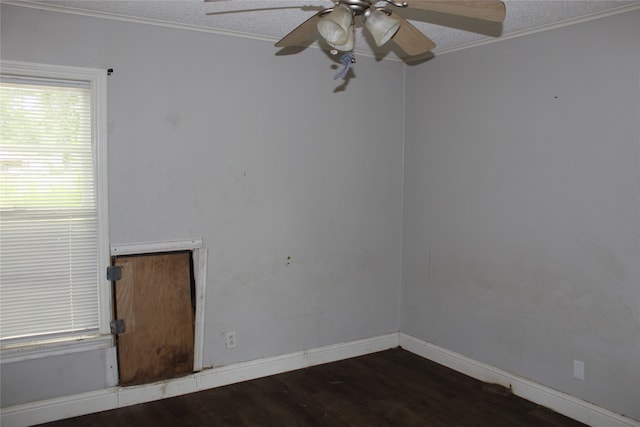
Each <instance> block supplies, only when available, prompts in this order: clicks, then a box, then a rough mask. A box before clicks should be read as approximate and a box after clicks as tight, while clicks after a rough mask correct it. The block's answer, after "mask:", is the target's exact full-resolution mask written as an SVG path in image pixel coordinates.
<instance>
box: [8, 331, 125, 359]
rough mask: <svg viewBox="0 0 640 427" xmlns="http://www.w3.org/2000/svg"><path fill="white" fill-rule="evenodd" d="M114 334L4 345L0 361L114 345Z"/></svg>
mask: <svg viewBox="0 0 640 427" xmlns="http://www.w3.org/2000/svg"><path fill="white" fill-rule="evenodd" d="M113 345H114V343H113V336H112V335H84V336H76V337H70V338H59V339H55V340H48V341H38V342H34V343H19V344H11V345H5V346H2V349H1V351H0V362H1V363H2V364H5V363H13V362H21V361H23V360H30V359H40V358H43V357H51V356H60V355H63V354H70V353H78V352H81V351H91V350H99V349H101V348H109V347H113Z"/></svg>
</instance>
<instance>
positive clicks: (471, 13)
mask: <svg viewBox="0 0 640 427" xmlns="http://www.w3.org/2000/svg"><path fill="white" fill-rule="evenodd" d="M408 3H409V7H410V8H413V9H422V10H429V11H432V12H441V13H448V14H451V15H460V16H466V17H469V18H477V19H484V20H485V21H493V22H502V21H504V17H505V15H506V8H505V6H504V3H503V2H501V1H497V0H493V1H492V0H487V1H483V0H477V1H474V0H470V1H448V0H447V1H432V0H409V1H408Z"/></svg>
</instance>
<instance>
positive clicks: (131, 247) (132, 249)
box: [111, 238, 207, 372]
mask: <svg viewBox="0 0 640 427" xmlns="http://www.w3.org/2000/svg"><path fill="white" fill-rule="evenodd" d="M176 251H191V252H192V253H193V270H194V272H193V273H194V276H195V277H194V280H195V283H196V318H195V325H194V327H195V332H194V335H195V336H194V349H193V353H194V354H193V370H194V371H195V372H198V371H200V370H202V360H203V357H204V321H205V306H206V304H205V301H206V300H205V294H206V289H207V248H206V247H205V246H204V243H203V239H202V238H196V239H185V240H166V241H161V242H142V243H122V244H113V245H111V256H125V255H141V254H152V253H161V252H176Z"/></svg>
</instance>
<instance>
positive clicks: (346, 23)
mask: <svg viewBox="0 0 640 427" xmlns="http://www.w3.org/2000/svg"><path fill="white" fill-rule="evenodd" d="M352 22H353V15H352V12H351V9H349V8H348V7H346V6H344V5H339V6H336V7H334V8H333V10H331V11H330V12H329V13H327V14H326V15H323V16H322V17H321V18H320V20H319V21H318V25H317V27H318V32H319V33H320V35H321V36H322V38H324V39H325V40H326V41H327V43H329V44H330V45H332V46H333V45H343V44H345V43H347V42H348V39H349V37H353V35H352V30H351V24H352Z"/></svg>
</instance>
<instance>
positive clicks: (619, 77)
mask: <svg viewBox="0 0 640 427" xmlns="http://www.w3.org/2000/svg"><path fill="white" fill-rule="evenodd" d="M407 88H408V89H410V90H407V94H406V96H407V101H406V111H407V113H406V140H405V144H406V145H405V188H404V224H403V228H404V240H403V296H402V299H403V302H402V310H401V313H402V320H401V330H402V331H403V332H405V333H407V334H410V335H413V336H415V337H418V338H421V339H424V340H426V341H429V342H432V343H434V344H437V345H439V346H441V347H444V348H447V349H449V350H452V351H455V352H458V353H461V354H463V355H465V356H467V357H470V358H472V359H476V360H479V361H482V362H485V363H487V364H490V365H492V366H495V367H498V368H501V369H505V370H507V371H510V372H513V373H516V374H519V375H522V376H524V377H527V378H530V379H532V380H534V381H536V382H539V383H542V384H544V385H547V386H549V387H552V388H555V389H558V390H561V391H564V392H567V393H569V394H572V395H574V396H577V397H579V398H582V399H584V400H586V401H589V402H592V403H595V404H597V405H600V406H603V407H605V408H608V409H611V410H613V411H614V412H617V413H621V414H624V415H627V416H630V417H633V418H636V419H640V397H639V396H640V395H639V394H638V385H639V384H640V127H639V126H640V125H639V123H640V12H639V11H635V12H632V13H627V14H624V15H618V16H612V17H608V18H603V19H599V20H595V21H591V22H587V23H582V24H578V25H575V26H571V27H565V28H562V29H556V30H552V31H548V32H544V33H539V34H535V35H530V36H527V37H522V38H518V39H512V40H507V41H503V42H501V43H496V44H493V45H487V46H483V47H478V48H474V49H470V50H466V51H461V52H457V53H451V54H447V55H442V56H439V57H436V58H435V59H434V60H433V61H430V62H429V63H428V64H426V65H424V66H420V67H410V68H408V70H407ZM574 359H576V360H581V361H584V362H585V366H586V372H585V375H586V378H585V380H584V381H578V380H575V379H573V377H572V373H573V371H572V363H573V360H574Z"/></svg>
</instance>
